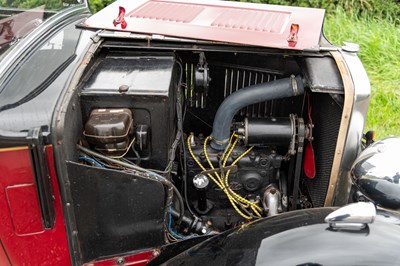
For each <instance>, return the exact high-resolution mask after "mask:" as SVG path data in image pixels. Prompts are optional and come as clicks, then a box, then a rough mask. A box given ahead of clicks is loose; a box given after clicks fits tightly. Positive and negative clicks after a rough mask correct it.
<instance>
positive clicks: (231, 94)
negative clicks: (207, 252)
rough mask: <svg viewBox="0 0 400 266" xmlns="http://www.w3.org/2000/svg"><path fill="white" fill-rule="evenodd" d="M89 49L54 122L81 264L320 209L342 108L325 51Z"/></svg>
mask: <svg viewBox="0 0 400 266" xmlns="http://www.w3.org/2000/svg"><path fill="white" fill-rule="evenodd" d="M177 47H179V49H177ZM92 53H93V54H91V55H90V61H88V62H87V63H86V65H84V66H83V67H82V69H81V70H79V69H78V70H77V72H76V73H75V76H74V78H75V79H76V80H75V83H74V82H71V84H72V85H71V86H72V87H71V88H72V89H71V91H73V93H71V95H72V96H71V97H70V98H68V101H65V102H64V105H65V110H66V111H65V116H64V118H63V119H64V120H63V122H62V123H63V125H64V131H63V132H62V134H63V135H64V137H63V138H64V139H63V143H64V144H63V152H64V156H65V161H66V169H65V172H64V175H65V177H64V180H68V184H69V188H68V190H67V194H68V195H69V197H70V199H71V205H72V206H71V213H70V215H71V216H70V217H74V219H73V224H75V225H74V226H75V228H74V231H76V238H77V240H78V242H79V249H80V252H81V256H82V260H83V261H86V262H87V261H90V260H91V259H94V258H97V257H98V256H100V255H101V256H105V255H107V254H109V255H111V254H115V253H116V252H121V251H125V252H128V251H129V250H134V249H136V250H137V249H145V248H150V247H157V246H161V245H164V244H167V243H173V242H176V241H181V240H184V239H189V238H193V237H197V236H202V235H212V234H218V233H219V232H222V231H225V230H228V229H231V228H235V227H237V226H241V225H243V224H246V223H248V222H250V221H254V220H257V219H260V218H262V217H267V216H273V215H277V214H279V213H283V212H288V211H292V210H296V209H305V208H313V207H322V206H324V200H325V196H326V193H327V190H328V185H329V179H330V174H331V169H332V163H333V158H334V153H335V147H336V141H337V138H338V131H339V127H340V123H341V116H342V108H343V100H344V95H343V94H344V90H343V83H342V80H341V79H340V74H339V70H338V68H337V65H336V63H335V60H334V58H333V57H332V56H331V55H330V54H329V53H323V52H321V53H320V54H316V53H313V54H312V55H307V53H305V52H304V53H303V52H296V51H294V52H287V51H279V50H267V49H263V50H260V49H256V48H254V49H253V48H251V47H247V48H243V47H235V46H226V45H220V46H217V45H213V46H210V45H201V44H200V45H199V44H197V45H186V46H185V45H182V44H180V45H179V46H174V44H173V43H172V44H171V45H170V47H165V46H164V48H163V49H161V48H160V46H159V45H158V43H157V42H153V43H151V44H150V45H149V44H148V43H146V42H143V43H142V42H141V41H137V40H136V41H132V40H130V41H125V40H124V39H118V40H116V39H105V40H103V41H102V42H100V43H99V44H98V45H97V48H96V50H95V51H94V52H92ZM79 71H80V72H79ZM77 73H78V74H77ZM74 84H75V85H74ZM66 99H67V98H66ZM99 243H101V244H99Z"/></svg>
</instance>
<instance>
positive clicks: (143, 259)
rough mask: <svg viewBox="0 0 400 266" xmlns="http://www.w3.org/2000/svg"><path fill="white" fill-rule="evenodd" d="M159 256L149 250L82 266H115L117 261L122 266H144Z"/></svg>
mask: <svg viewBox="0 0 400 266" xmlns="http://www.w3.org/2000/svg"><path fill="white" fill-rule="evenodd" d="M156 254H159V251H158V250H149V251H145V252H141V253H137V254H132V255H128V256H121V257H114V258H111V259H105V260H100V261H92V262H88V263H85V264H84V266H115V265H118V264H117V261H121V262H122V261H123V264H122V265H124V266H144V265H146V264H147V263H149V262H150V261H151V260H152V259H154V258H155V257H156V256H157V255H156Z"/></svg>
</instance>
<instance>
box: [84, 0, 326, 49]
mask: <svg viewBox="0 0 400 266" xmlns="http://www.w3.org/2000/svg"><path fill="white" fill-rule="evenodd" d="M121 5H122V6H124V8H125V9H126V14H125V21H126V23H127V25H128V26H127V27H126V28H125V29H124V30H123V31H128V32H134V33H145V34H159V35H164V36H172V37H180V38H190V39H199V40H209V41H218V42H225V43H233V44H244V45H256V46H263V47H274V48H282V49H288V48H289V49H296V50H303V49H309V48H318V45H319V40H320V36H321V30H322V24H323V19H324V13H325V11H324V10H323V9H315V8H299V7H287V6H274V5H265V4H253V3H241V2H228V1H205V0H201V1H200V0H186V1H183V0H152V1H149V0H136V1H132V0H120V1H118V2H116V3H114V4H111V5H110V6H108V7H106V8H105V9H103V10H101V11H100V12H98V13H96V14H94V15H93V16H92V17H90V18H88V19H87V20H86V21H85V25H86V26H87V27H89V28H96V29H107V30H116V28H115V26H114V24H113V23H112V22H113V21H114V20H113V19H114V18H115V14H118V9H119V7H120V6H121ZM292 25H301V27H302V30H301V32H297V33H298V34H297V33H296V36H295V37H296V38H297V41H296V42H293V41H290V42H288V36H289V35H290V34H292V32H291V29H292V30H293V28H292ZM298 28H299V27H297V29H298ZM118 30H120V29H118ZM288 44H295V45H292V47H291V46H290V45H288Z"/></svg>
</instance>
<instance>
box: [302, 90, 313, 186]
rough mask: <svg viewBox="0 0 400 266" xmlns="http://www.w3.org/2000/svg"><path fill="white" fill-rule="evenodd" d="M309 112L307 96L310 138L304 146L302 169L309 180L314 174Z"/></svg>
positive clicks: (311, 125) (309, 105)
mask: <svg viewBox="0 0 400 266" xmlns="http://www.w3.org/2000/svg"><path fill="white" fill-rule="evenodd" d="M311 111H312V106H311V100H310V94H308V125H309V126H310V133H309V134H310V136H309V137H308V143H307V145H306V150H305V154H304V168H303V169H304V173H305V174H306V176H307V177H308V178H309V179H313V178H314V177H315V174H316V169H315V156H314V148H313V145H312V141H313V136H312V128H313V127H314V124H313V122H312V117H311V113H312V112H311Z"/></svg>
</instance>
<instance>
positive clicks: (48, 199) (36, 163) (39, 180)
mask: <svg viewBox="0 0 400 266" xmlns="http://www.w3.org/2000/svg"><path fill="white" fill-rule="evenodd" d="M27 140H28V146H29V152H30V158H31V163H32V170H33V175H34V179H35V184H36V190H37V194H38V198H39V204H40V212H41V215H42V223H43V227H44V229H52V228H53V227H54V220H55V209H54V195H53V189H52V185H51V179H50V175H49V168H48V163H47V156H46V146H45V145H44V141H43V133H42V128H41V127H35V128H31V129H30V130H29V132H28V136H27Z"/></svg>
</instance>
